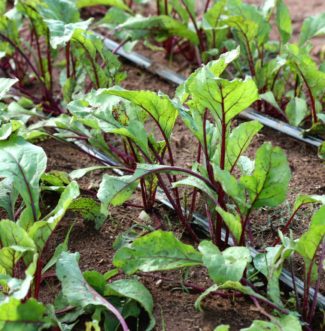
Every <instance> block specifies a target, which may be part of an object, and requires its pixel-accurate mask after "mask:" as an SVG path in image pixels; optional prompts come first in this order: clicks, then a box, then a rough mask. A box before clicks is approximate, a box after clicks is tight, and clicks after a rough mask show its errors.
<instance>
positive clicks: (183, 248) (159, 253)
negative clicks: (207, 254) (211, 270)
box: [113, 230, 202, 274]
mask: <svg viewBox="0 0 325 331" xmlns="http://www.w3.org/2000/svg"><path fill="white" fill-rule="evenodd" d="M113 264H114V266H115V267H117V268H121V269H122V270H123V271H124V272H125V273H127V274H133V273H135V272H137V271H138V270H139V271H144V272H149V271H158V270H171V269H178V268H184V267H190V266H197V265H200V264H202V258H201V254H200V253H199V252H198V251H196V250H195V249H194V248H193V247H192V246H190V245H186V244H183V243H182V242H180V241H179V240H178V239H177V238H176V237H175V235H174V234H173V233H172V232H164V231H161V230H158V231H155V232H152V233H150V234H148V235H146V236H143V237H140V238H137V239H136V240H135V241H134V242H133V243H132V244H131V245H130V246H129V247H122V248H121V249H119V250H118V251H117V253H116V254H115V256H114V259H113Z"/></svg>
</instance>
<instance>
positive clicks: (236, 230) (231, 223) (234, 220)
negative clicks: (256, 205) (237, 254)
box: [216, 207, 243, 243]
mask: <svg viewBox="0 0 325 331" xmlns="http://www.w3.org/2000/svg"><path fill="white" fill-rule="evenodd" d="M216 211H217V212H218V213H219V214H220V215H221V217H222V218H223V220H224V222H225V223H226V225H227V227H228V229H229V230H230V232H231V233H232V235H233V236H234V238H235V240H236V241H237V243H238V242H239V241H240V237H241V234H242V232H243V226H242V224H241V219H240V216H239V215H238V214H236V215H234V214H232V213H229V212H227V211H224V210H223V209H222V208H220V207H216Z"/></svg>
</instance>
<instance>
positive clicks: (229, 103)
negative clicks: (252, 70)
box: [187, 67, 259, 125]
mask: <svg viewBox="0 0 325 331" xmlns="http://www.w3.org/2000/svg"><path fill="white" fill-rule="evenodd" d="M187 89H188V92H189V94H190V95H191V98H192V100H191V103H190V105H193V107H199V108H200V109H209V110H210V111H211V112H212V113H213V114H214V115H215V116H216V117H217V118H218V119H219V120H220V121H221V122H222V123H225V124H226V125H227V124H228V123H229V122H230V121H231V120H232V119H233V118H234V117H235V116H236V115H238V114H239V113H241V112H242V111H243V110H244V109H245V108H247V107H248V106H250V105H251V104H252V103H253V102H254V101H256V100H257V99H258V98H259V97H258V92H257V87H256V85H255V82H254V81H253V80H252V79H251V78H246V79H245V80H240V79H234V80H232V81H228V80H225V79H222V78H218V77H216V76H215V75H214V74H213V73H212V71H211V70H209V69H208V67H203V68H202V69H200V71H199V72H197V74H196V75H195V76H193V77H191V78H190V81H189V84H188V85H187Z"/></svg>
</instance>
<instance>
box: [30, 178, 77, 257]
mask: <svg viewBox="0 0 325 331" xmlns="http://www.w3.org/2000/svg"><path fill="white" fill-rule="evenodd" d="M78 196H79V186H78V184H77V182H71V183H70V184H69V185H68V186H67V187H66V188H65V189H64V191H63V193H62V194H61V197H60V200H59V202H58V204H57V206H56V207H55V208H54V209H53V211H52V212H51V213H50V214H49V215H47V216H46V217H45V218H44V219H42V220H41V221H38V222H35V223H34V224H33V225H32V226H31V227H30V229H29V231H28V234H29V235H30V237H31V238H32V239H33V240H34V242H35V244H36V246H37V249H38V251H39V252H40V251H42V250H43V248H44V246H45V244H46V242H47V240H48V238H49V237H50V235H51V233H52V232H53V231H54V230H55V228H56V226H57V225H58V223H59V222H60V221H61V219H62V218H63V216H64V214H65V212H66V211H67V210H68V209H69V207H70V205H71V203H72V202H73V201H74V200H75V199H76V198H77V197H78Z"/></svg>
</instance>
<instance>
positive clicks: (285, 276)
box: [74, 141, 325, 309]
mask: <svg viewBox="0 0 325 331" xmlns="http://www.w3.org/2000/svg"><path fill="white" fill-rule="evenodd" d="M74 143H75V145H76V146H78V148H79V149H81V150H82V151H84V152H85V153H87V154H88V155H91V156H93V157H95V158H96V159H97V160H100V161H101V162H102V163H103V164H105V165H109V166H116V165H117V163H116V162H115V161H113V160H111V159H110V158H109V157H108V156H106V155H105V154H103V153H101V152H99V151H97V150H96V149H95V148H93V147H92V146H89V145H87V144H85V143H83V142H79V141H74ZM113 171H114V172H115V173H116V174H117V175H119V176H122V175H123V172H122V171H121V170H119V169H113ZM156 200H157V201H158V202H160V203H161V204H163V205H164V206H166V207H168V208H170V209H173V207H172V205H171V204H170V202H169V201H168V200H167V198H166V197H165V195H164V194H163V193H162V192H160V191H157V195H156ZM193 224H195V225H196V226H198V228H199V229H200V230H201V232H202V233H203V234H204V235H205V236H209V222H208V220H207V219H206V218H204V217H203V216H202V215H199V214H197V213H194V214H193ZM225 237H226V234H225V231H224V229H223V230H222V240H223V241H225ZM228 243H229V245H230V246H234V242H233V240H232V238H229V240H228ZM249 249H250V252H251V255H252V256H253V257H255V256H256V255H257V254H258V251H257V250H256V249H254V248H252V247H249ZM280 281H281V282H282V283H283V284H284V285H285V286H286V287H288V288H290V289H291V290H294V288H296V290H297V292H298V294H299V295H301V296H303V294H304V283H303V281H302V280H301V279H299V278H297V277H295V279H294V281H293V279H292V276H291V273H290V272H289V271H288V270H286V269H283V270H282V273H281V276H280ZM314 295H315V290H314V288H310V290H309V298H310V299H311V300H314ZM317 306H318V307H319V308H321V309H323V308H325V296H324V295H322V294H321V293H318V295H317Z"/></svg>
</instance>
